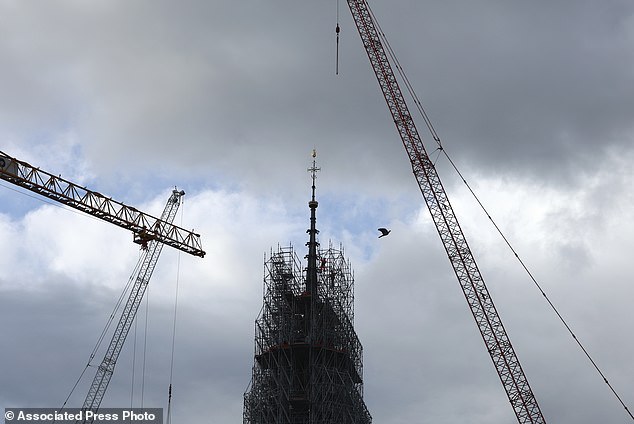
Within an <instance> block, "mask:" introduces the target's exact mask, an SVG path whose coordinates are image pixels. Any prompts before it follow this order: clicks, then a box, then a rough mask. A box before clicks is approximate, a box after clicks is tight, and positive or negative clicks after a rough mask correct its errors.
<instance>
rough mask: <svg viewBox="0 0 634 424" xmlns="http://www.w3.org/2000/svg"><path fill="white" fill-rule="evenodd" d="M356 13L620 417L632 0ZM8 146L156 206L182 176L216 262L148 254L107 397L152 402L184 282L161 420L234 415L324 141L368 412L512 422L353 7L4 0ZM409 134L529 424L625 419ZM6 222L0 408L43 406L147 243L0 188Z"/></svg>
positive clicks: (59, 388) (91, 340)
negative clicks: (275, 264)
mask: <svg viewBox="0 0 634 424" xmlns="http://www.w3.org/2000/svg"><path fill="white" fill-rule="evenodd" d="M371 6H372V8H373V10H374V12H375V14H376V16H377V17H378V18H379V20H380V23H381V26H382V28H383V30H384V31H385V33H386V34H387V36H388V38H389V40H390V42H391V45H392V47H393V48H394V50H395V51H396V53H397V54H398V57H399V60H400V62H401V64H402V65H403V67H404V68H405V70H406V72H407V73H408V76H409V79H410V82H411V83H412V84H413V86H414V87H415V89H416V91H417V93H418V96H419V97H420V98H421V100H422V102H423V104H424V106H425V108H426V109H427V112H428V113H429V115H430V117H431V119H432V121H433V122H434V125H435V127H436V130H437V131H438V132H439V134H440V136H441V138H442V139H443V143H444V147H445V149H446V151H447V152H448V153H449V154H450V155H451V157H452V158H453V160H454V161H455V162H456V163H457V165H458V166H459V168H460V169H461V171H462V172H463V174H464V175H465V177H466V178H467V180H468V181H469V183H470V184H471V185H472V187H473V188H474V189H475V191H476V192H477V193H478V195H479V196H480V197H481V200H482V201H483V203H484V204H485V205H486V206H487V208H488V209H489V212H490V213H491V214H492V215H493V217H494V218H495V219H496V221H497V223H498V225H499V226H500V227H501V228H502V229H503V231H504V232H505V234H506V235H507V237H508V238H509V240H510V241H511V243H513V245H514V246H515V248H516V250H517V251H518V252H519V255H520V256H521V258H522V259H523V260H524V262H525V263H526V264H527V265H528V266H529V267H530V269H531V272H532V273H533V274H534V275H535V277H536V278H537V279H538V280H539V282H540V284H541V285H542V287H543V288H544V290H545V291H546V293H547V294H548V295H549V296H550V298H551V300H552V301H553V302H554V303H555V304H556V305H557V307H558V308H559V309H560V312H561V313H562V315H563V316H564V317H565V318H566V319H567V320H568V322H569V324H570V325H571V326H572V328H573V330H574V332H575V334H576V335H577V337H578V338H579V339H580V340H581V341H582V342H583V343H584V344H585V346H586V348H587V350H588V351H589V352H590V353H591V355H592V356H593V358H594V359H595V361H596V362H597V364H598V365H599V366H600V367H601V368H602V370H603V371H604V372H605V374H606V376H607V377H608V379H609V380H610V382H611V383H612V384H613V386H614V388H615V389H616V390H617V391H618V392H619V394H620V395H621V396H622V398H623V400H624V401H625V403H626V404H628V406H629V408H630V410H632V409H634V362H632V358H633V357H634V339H633V337H632V333H633V331H632V329H633V327H634V315H633V314H632V312H631V310H632V299H633V298H634V284H633V283H634V281H632V273H631V267H632V259H631V256H632V255H631V252H632V246H633V244H634V242H633V241H632V240H634V223H633V222H632V219H631V216H632V211H633V210H634V194H633V193H632V186H634V169H633V167H632V163H633V161H634V119H633V117H634V4H633V3H632V2H631V1H629V0H603V1H579V0H561V1H557V2H547V1H534V2H526V1H523V2H520V1H495V0H490V1H489V0H485V1H480V2H470V1H464V0H448V1H442V2H430V1H420V0H389V1H388V0H374V1H372V2H371ZM337 15H339V20H340V25H341V28H342V31H341V39H340V49H339V75H335V58H336V55H335V33H334V28H335V24H336V19H337ZM418 126H419V130H420V131H421V133H422V134H423V137H427V136H426V133H425V132H424V131H423V123H422V122H420V123H419V125H418ZM0 140H1V141H0V150H2V151H5V152H6V153H8V154H10V155H13V156H16V157H18V158H20V159H22V160H25V161H27V162H29V163H31V164H32V165H34V166H38V167H40V168H42V169H44V170H47V171H50V172H51V173H53V174H56V175H57V174H62V176H63V177H65V178H68V179H70V180H72V181H75V182H77V183H79V184H82V185H86V186H88V187H89V188H91V189H93V190H96V191H99V192H102V193H104V194H107V195H109V196H112V197H113V198H115V199H117V200H119V201H122V202H124V203H126V204H129V205H132V206H135V207H138V208H139V209H141V210H143V211H145V212H147V213H150V214H153V215H160V213H161V211H162V209H163V207H164V204H165V202H166V200H167V198H168V196H169V193H170V190H171V189H172V187H173V186H175V185H177V186H178V187H179V188H182V189H184V190H185V191H186V192H187V195H186V196H185V197H184V205H183V207H182V213H179V215H178V216H177V218H176V221H177V223H178V224H181V223H182V226H184V227H185V228H194V229H195V230H196V232H199V233H200V234H201V236H202V242H203V246H204V248H205V250H206V251H207V256H206V257H205V258H204V259H200V258H195V257H190V256H187V255H185V254H182V255H179V254H178V253H177V252H176V251H174V250H173V249H171V248H166V249H164V252H163V256H162V257H161V260H160V262H159V265H158V267H157V270H156V272H155V275H154V277H153V279H152V283H151V285H150V289H149V294H148V298H149V304H148V308H147V309H148V311H149V312H148V313H147V316H148V318H147V322H148V324H147V328H148V331H147V353H146V354H145V361H146V363H145V370H146V371H145V375H146V377H145V384H144V386H145V388H144V391H143V394H142V395H141V390H140V386H141V375H142V365H141V361H142V356H143V355H142V350H143V344H144V339H145V337H144V328H145V320H146V306H145V304H144V305H143V306H142V308H141V310H140V312H139V325H138V328H137V331H136V333H134V332H132V333H131V334H130V337H129V338H128V343H127V344H126V347H125V348H124V351H123V353H122V355H121V357H120V361H119V364H118V365H117V369H116V371H115V376H114V377H113V380H112V382H111V384H110V387H109V389H108V392H107V394H106V397H105V399H104V402H103V404H102V406H104V407H105V406H110V407H125V406H129V405H130V402H131V401H132V402H133V404H134V405H139V404H140V402H141V398H143V402H144V405H146V406H151V407H166V405H167V391H168V384H169V368H170V358H171V340H172V326H173V319H174V314H173V312H174V303H175V292H176V283H177V281H178V308H177V319H176V336H175V339H176V345H175V354H174V374H173V386H174V394H173V405H172V406H173V421H172V422H173V423H189V422H207V423H240V422H241V421H242V395H243V392H244V391H245V390H246V388H247V385H248V383H249V380H250V378H251V367H252V365H253V351H254V346H253V338H254V324H253V323H254V320H255V318H256V317H257V315H258V312H259V310H260V308H261V304H262V275H263V259H264V256H265V254H268V252H270V249H271V248H272V247H273V248H275V247H276V246H277V245H278V243H279V244H281V245H288V244H289V243H292V244H293V245H294V246H295V248H296V250H297V252H298V255H299V256H300V257H303V256H304V254H305V252H304V249H305V246H304V243H305V242H306V240H307V238H306V237H307V235H306V233H305V230H306V229H307V228H308V226H309V209H308V206H307V201H308V200H309V196H310V178H309V175H308V173H307V172H306V169H307V168H308V166H309V165H310V160H311V157H310V152H311V150H312V149H313V148H316V149H317V151H318V158H317V160H318V165H319V166H320V167H321V169H322V170H321V172H320V173H319V176H318V181H317V185H318V187H317V197H318V200H319V208H318V210H317V220H318V221H317V226H318V228H319V229H320V231H321V232H320V241H321V243H322V246H324V245H327V244H328V241H329V240H331V241H332V242H333V243H334V244H335V245H337V246H338V245H339V243H342V244H343V246H344V248H345V251H346V254H347V256H348V257H349V258H350V260H351V264H352V267H353V269H354V270H355V280H356V287H355V288H356V290H355V295H356V296H355V298H356V299H355V300H356V304H355V305H356V307H355V326H356V330H357V333H358V335H359V338H360V340H361V342H362V344H363V346H364V381H365V401H366V404H367V406H368V409H369V410H370V412H371V414H372V416H373V419H374V422H375V423H377V424H378V423H381V424H404V423H430V424H431V423H433V424H444V423H447V424H449V423H451V424H454V423H463V422H464V423H474V424H480V423H482V424H484V423H487V424H502V423H509V422H514V420H515V418H514V415H513V411H512V409H511V408H510V406H509V405H508V400H507V398H506V395H505V394H504V391H503V389H502V386H501V384H500V382H499V380H498V377H497V374H496V372H495V369H494V367H493V365H492V363H491V360H490V359H489V356H488V354H487V352H486V349H485V347H484V344H483V342H482V340H481V338H480V335H479V333H478V331H477V328H476V326H475V324H474V322H473V318H472V317H471V314H470V312H469V310H468V307H467V304H466V302H465V300H464V296H463V295H462V293H461V290H460V288H459V285H458V282H457V281H456V278H455V276H454V275H453V271H452V270H451V267H450V264H449V261H448V260H447V258H446V257H445V254H444V250H443V248H442V245H441V243H440V240H439V238H438V235H437V234H436V231H435V228H434V227H433V224H432V222H431V220H430V217H429V212H428V211H427V209H426V207H425V205H424V204H423V200H422V197H421V195H420V192H419V189H418V187H417V185H416V182H415V179H414V178H413V177H412V173H411V168H410V165H409V162H408V160H407V157H406V154H405V152H404V149H403V148H402V145H401V142H400V140H399V139H398V136H397V133H396V130H395V128H394V125H393V123H392V120H391V118H390V116H389V113H388V109H387V108H386V106H385V104H384V101H383V98H382V95H381V93H380V90H379V87H378V84H377V83H376V80H375V78H374V75H373V73H372V70H371V67H370V65H369V63H368V60H367V58H366V56H365V53H364V50H363V47H362V45H361V41H360V39H359V36H358V34H357V33H356V29H355V27H354V24H353V22H352V19H351V17H350V13H349V11H348V9H347V5H346V3H345V2H344V1H341V4H340V6H339V11H337V5H336V1H335V0H330V1H327V2H324V1H311V2H297V1H291V0H272V1H267V2H264V1H257V0H250V1H246V2H236V1H227V0H211V1H209V0H206V1H194V0H188V1H180V2H169V1H141V0H138V1H133V2H130V1H115V0H109V1H102V0H99V1H90V2H83V1H76V0H67V1H49V2H34V1H12V0H0ZM427 140H428V141H427V147H428V150H429V151H430V153H431V156H432V157H433V158H434V160H436V165H437V167H438V169H439V173H440V175H441V178H442V179H443V182H444V184H445V188H446V189H447V191H448V193H449V198H450V200H451V201H452V204H453V205H454V207H455V210H456V213H457V214H458V219H459V221H460V223H461V225H462V227H463V230H464V231H465V233H466V236H467V240H468V241H469V244H470V246H471V247H472V249H473V251H474V255H475V257H476V260H477V262H478V265H479V267H480V269H481V271H482V274H483V276H484V279H485V281H486V282H487V285H488V287H489V289H490V291H491V294H492V297H493V299H494V301H495V304H496V306H497V309H498V311H499V313H500V315H501V317H502V320H503V322H504V324H505V327H506V329H507V331H508V333H509V335H510V338H511V341H512V342H513V344H514V346H515V349H516V352H517V354H518V356H519V359H520V361H521V363H522V366H523V368H524V371H525V373H526V375H527V377H528V379H529V382H530V383H531V386H532V388H533V391H534V393H535V395H536V397H537V400H538V402H539V404H540V407H541V409H542V411H543V413H544V416H545V417H546V420H547V421H548V422H552V423H559V424H572V423H575V424H595V423H597V422H606V423H616V422H629V421H630V418H629V417H628V415H627V414H626V413H625V411H624V409H623V408H622V406H621V405H620V404H619V403H618V401H617V400H616V399H615V397H614V396H613V395H612V394H611V393H610V391H609V389H608V388H607V386H606V385H605V384H604V383H603V381H602V379H601V378H600V377H599V376H598V374H597V373H596V372H595V371H594V370H593V369H592V367H591V365H590V364H589V362H588V360H587V359H586V358H585V357H584V355H583V353H582V352H580V350H579V348H578V347H577V346H576V344H575V343H574V340H573V339H572V337H571V336H570V335H569V334H568V333H567V332H566V331H565V329H564V327H563V325H562V324H561V323H560V322H559V321H558V320H557V318H556V316H555V314H554V313H553V312H552V311H551V310H550V309H549V307H548V305H547V304H546V302H545V301H544V299H543V297H542V296H541V294H540V293H539V291H538V290H537V289H536V288H535V286H534V285H533V284H532V282H531V281H530V279H529V278H528V277H527V275H526V274H525V273H524V272H523V270H522V269H521V268H520V266H519V265H518V263H517V261H516V260H515V258H514V256H513V254H512V253H511V252H510V251H509V250H508V248H506V247H505V245H504V243H503V241H502V240H501V238H500V237H499V236H498V235H497V234H496V233H495V231H494V229H493V228H492V226H491V224H490V223H489V221H488V219H487V218H486V216H485V215H484V214H483V213H482V212H481V211H480V210H479V209H478V207H477V205H476V203H475V201H474V200H473V198H472V197H471V196H470V194H469V193H468V190H467V189H466V188H465V187H464V185H462V183H461V182H460V180H459V178H457V176H456V174H455V172H453V171H452V170H451V169H450V167H449V166H448V164H447V159H446V158H444V157H443V156H440V157H437V156H438V153H437V152H434V148H435V147H434V145H433V143H432V142H431V139H430V138H429V137H427ZM381 226H386V227H389V228H391V229H392V233H391V234H390V235H389V237H386V238H382V239H380V240H378V239H377V235H378V234H377V231H376V228H377V227H381ZM0 231H1V233H2V235H3V239H4V242H3V243H2V244H1V245H0V250H1V252H2V254H1V255H0V266H1V267H2V273H1V274H0V322H1V323H2V325H1V327H0V338H1V339H2V349H0V409H2V408H5V407H59V406H61V405H62V403H63V402H64V400H65V399H66V397H67V396H68V394H69V393H70V391H71V389H72V387H73V385H74V384H75V381H76V380H77V378H78V377H79V374H80V373H81V372H82V370H83V368H84V366H85V364H86V363H87V362H88V360H89V355H90V352H91V350H92V348H93V346H94V344H95V342H96V341H97V338H98V336H99V334H100V332H101V330H102V328H103V327H104V325H105V323H106V321H107V319H108V316H109V315H110V313H111V311H112V308H113V307H114V304H115V302H116V299H117V298H118V296H119V295H120V293H121V291H122V290H123V287H124V286H125V284H126V282H127V280H128V278H129V276H130V274H131V272H132V269H133V268H134V265H135V263H136V260H137V259H138V255H139V253H138V250H137V246H136V245H135V244H133V243H131V239H132V236H131V235H130V234H129V233H127V232H126V231H125V230H122V229H119V228H117V227H114V226H112V225H110V224H107V223H103V222H100V221H97V220H95V219H93V218H90V217H87V216H83V215H80V214H78V213H74V212H70V211H68V210H64V209H62V208H59V207H57V206H55V205H52V204H49V203H45V202H43V201H42V200H39V199H36V198H34V197H31V196H30V195H28V194H24V193H20V192H18V191H16V188H15V187H12V186H10V185H9V184H8V183H2V184H1V187H0ZM135 334H136V352H135V349H134V348H133V345H134V337H135ZM134 353H136V367H135V368H134V371H133V366H132V364H133V354H134ZM101 356H103V353H101ZM100 359H101V357H98V358H96V359H95V360H93V363H94V364H95V365H97V364H98V363H99V361H100ZM94 371H95V369H94V368H89V369H88V371H87V372H86V375H85V376H84V378H83V379H82V381H81V382H80V384H79V386H78V387H77V389H76V390H75V392H74V393H73V395H72V396H71V399H70V400H69V406H80V405H81V403H82V402H83V399H84V397H85V395H86V392H87V385H89V383H90V381H91V380H92V376H93V375H94ZM133 372H134V379H135V386H134V387H135V388H134V391H133V394H131V392H132V390H133V389H132V374H133ZM131 398H132V400H131Z"/></svg>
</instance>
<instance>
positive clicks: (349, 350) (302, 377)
mask: <svg viewBox="0 0 634 424" xmlns="http://www.w3.org/2000/svg"><path fill="white" fill-rule="evenodd" d="M317 256H318V258H317V259H318V261H317V263H318V269H317V281H318V285H317V288H318V292H317V295H316V296H311V295H310V294H309V293H308V291H307V287H306V277H305V274H306V272H305V270H302V268H301V266H300V262H299V260H298V259H297V256H296V255H295V253H294V251H293V249H292V248H291V247H289V248H280V249H279V250H278V251H277V252H275V253H273V252H271V257H270V258H269V259H268V260H267V261H266V262H265V278H264V283H265V293H264V305H263V307H262V311H261V312H260V316H259V317H258V319H257V321H256V323H255V327H256V329H255V330H256V337H255V363H254V366H253V378H252V380H251V384H250V386H249V389H248V390H247V392H246V393H245V396H244V414H243V422H244V424H309V423H310V424H318V423H319V424H370V423H371V421H372V418H371V417H370V414H369V412H368V410H367V408H366V406H365V403H364V402H363V381H362V376H363V364H362V347H361V344H360V342H359V340H358V338H357V336H356V333H355V332H354V328H353V323H352V321H353V315H352V313H353V310H352V309H353V301H354V293H353V282H354V279H353V277H352V271H351V270H350V266H349V264H348V262H347V261H346V260H345V258H344V257H343V253H342V251H341V250H338V249H333V248H332V247H330V248H328V249H324V250H321V249H320V250H318V253H317ZM308 305H310V308H311V310H312V313H310V314H307V313H306V311H307V306H308ZM307 317H312V320H313V322H312V324H310V325H307V322H306V318H307ZM307 329H309V331H308V333H307Z"/></svg>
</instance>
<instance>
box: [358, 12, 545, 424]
mask: <svg viewBox="0 0 634 424" xmlns="http://www.w3.org/2000/svg"><path fill="white" fill-rule="evenodd" d="M347 2H348V6H349V8H350V11H351V12H352V17H353V19H354V22H355V25H356V27H357V30H358V32H359V35H360V36H361V40H362V42H363V46H364V47H365V51H366V53H367V55H368V58H369V59H370V64H371V65H372V68H373V70H374V73H375V75H376V78H377V80H378V82H379V85H380V87H381V91H382V92H383V96H384V98H385V101H386V102H387V106H388V108H389V110H390V112H391V114H392V118H393V119H394V123H395V124H396V128H397V130H398V133H399V135H400V137H401V140H402V142H403V146H404V147H405V150H406V152H407V155H408V156H409V160H410V162H411V165H412V170H413V172H414V176H415V177H416V181H417V182H418V185H419V187H420V190H421V192H422V194H423V198H424V199H425V202H426V204H427V207H428V208H429V212H430V213H431V216H432V219H433V221H434V224H435V225H436V229H437V230H438V234H439V235H440V239H441V240H442V243H443V246H444V247H445V250H446V253H447V256H448V257H449V260H450V262H451V265H452V267H453V269H454V272H455V274H456V276H457V277H458V281H459V283H460V287H461V288H462V291H463V293H464V295H465V298H466V300H467V303H468V304H469V308H470V309H471V312H472V314H473V317H474V319H475V321H476V324H477V326H478V329H479V330H480V334H481V335H482V338H483V340H484V343H485V345H486V348H487V350H488V352H489V354H490V356H491V359H492V361H493V364H494V365H495V369H496V370H497V373H498V375H499V377H500V380H501V382H502V385H503V386H504V389H505V390H506V394H507V396H508V398H509V401H510V403H511V406H512V407H513V410H514V412H515V415H516V416H517V420H518V422H519V423H520V424H523V423H532V424H537V423H545V422H546V421H545V419H544V417H543V415H542V413H541V410H540V409H539V405H538V404H537V400H536V399H535V396H534V395H533V392H532V390H531V388H530V386H529V384H528V380H527V379H526V376H525V374H524V371H523V370H522V367H521V365H520V362H519V359H518V357H517V355H516V354H515V350H514V349H513V346H512V345H511V341H510V340H509V337H508V335H507V333H506V330H505V329H504V326H503V325H502V321H501V319H500V316H499V314H498V312H497V310H496V308H495V305H494V304H493V300H492V299H491V296H490V294H489V291H488V289H487V287H486V285H485V283H484V280H483V278H482V275H481V274H480V270H479V269H478V266H477V264H476V262H475V259H474V257H473V254H472V253H471V249H470V248H469V245H468V244H467V240H466V238H465V235H464V233H463V231H462V229H461V228H460V225H459V223H458V220H457V218H456V215H455V213H454V211H453V208H452V207H451V204H450V203H449V199H448V198H447V193H446V192H445V189H444V187H443V185H442V183H441V181H440V178H439V176H438V173H437V171H436V168H435V167H434V164H433V163H432V161H431V160H430V158H429V156H428V154H427V152H426V150H425V147H424V145H423V142H422V139H421V137H420V135H419V133H418V130H417V129H416V126H415V124H414V120H413V119H412V116H411V114H410V112H409V109H408V107H407V104H406V102H405V98H404V97H403V93H402V91H401V89H400V87H399V84H398V81H397V78H396V76H395V74H394V71H393V69H392V65H391V64H390V61H389V59H388V56H387V54H386V52H385V49H384V48H383V45H382V43H381V40H380V38H379V33H378V31H377V25H376V24H375V22H374V19H373V16H372V14H371V11H370V9H369V6H368V4H367V2H366V1H365V0H347Z"/></svg>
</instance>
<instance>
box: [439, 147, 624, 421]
mask: <svg viewBox="0 0 634 424" xmlns="http://www.w3.org/2000/svg"><path fill="white" fill-rule="evenodd" d="M442 152H443V153H444V155H445V157H446V158H447V160H449V163H450V164H451V166H452V167H453V169H454V170H455V171H456V173H457V174H458V176H459V177H460V179H462V182H463V183H464V185H465V186H466V187H467V189H468V190H469V192H470V193H471V195H472V196H473V198H474V199H475V200H476V202H477V203H478V205H479V206H480V208H481V209H482V211H483V212H484V213H485V214H486V216H487V218H489V220H490V221H491V223H492V224H493V226H494V227H495V229H496V231H497V232H498V234H500V236H501V237H502V239H503V240H504V242H505V243H506V245H507V246H508V248H509V249H510V250H511V252H512V253H513V255H515V257H516V258H517V260H518V262H519V263H520V265H521V266H522V268H523V269H524V271H525V272H526V274H528V277H529V278H530V279H531V281H532V282H533V284H534V285H535V287H537V289H538V290H539V292H540V293H541V294H542V296H543V297H544V299H545V300H546V302H547V303H548V305H549V306H550V308H551V309H552V310H553V311H554V312H555V315H557V318H559V320H560V321H561V323H562V324H563V325H564V327H566V330H567V331H568V333H570V335H571V336H572V338H573V339H574V341H575V342H576V343H577V345H578V346H579V348H580V349H581V351H582V352H583V353H584V354H585V356H586V358H588V360H589V361H590V363H591V364H592V366H593V367H594V369H595V370H596V371H597V372H598V373H599V375H600V376H601V378H603V381H604V382H605V384H606V385H607V386H608V387H609V388H610V390H611V391H612V393H613V394H614V396H615V397H616V398H617V399H618V401H619V403H620V404H621V406H623V408H625V411H626V412H627V414H628V415H629V416H630V418H632V420H634V415H632V412H631V411H630V410H629V409H628V407H627V405H626V404H625V402H624V401H623V399H622V398H621V396H620V395H619V394H618V392H617V391H616V389H615V388H614V387H613V386H612V384H611V383H610V382H609V381H608V379H607V377H606V376H605V374H604V373H603V371H602V370H601V369H600V368H599V366H598V365H597V363H596V362H595V360H594V359H593V358H592V356H591V355H590V353H589V352H588V350H587V349H586V348H585V346H584V345H583V344H582V343H581V341H580V340H579V339H578V338H577V336H576V335H575V333H574V332H573V331H572V328H571V327H570V325H569V324H568V323H567V322H566V320H565V319H564V317H563V316H562V315H561V313H560V312H559V310H558V309H557V307H556V306H555V305H554V304H553V302H552V301H551V300H550V298H549V297H548V296H547V295H546V293H545V292H544V290H543V289H542V287H541V285H540V284H539V283H538V282H537V279H536V278H535V276H533V273H532V272H531V271H530V270H529V269H528V266H527V265H526V264H525V263H524V261H523V260H522V258H520V256H519V254H518V253H517V251H516V250H515V248H514V247H513V245H511V242H510V241H509V240H508V238H507V237H506V236H505V235H504V233H503V232H502V230H501V229H500V227H499V226H498V225H497V223H496V222H495V221H494V220H493V218H492V217H491V215H490V214H489V212H488V211H487V209H486V208H485V207H484V205H483V204H482V202H481V201H480V199H479V198H478V196H477V195H476V193H475V192H474V191H473V189H472V188H471V186H470V185H469V183H467V180H466V179H465V178H464V177H463V175H462V173H461V172H460V171H459V170H458V167H457V166H456V164H455V163H454V161H453V160H451V157H449V154H448V153H447V151H446V150H445V149H442Z"/></svg>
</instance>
